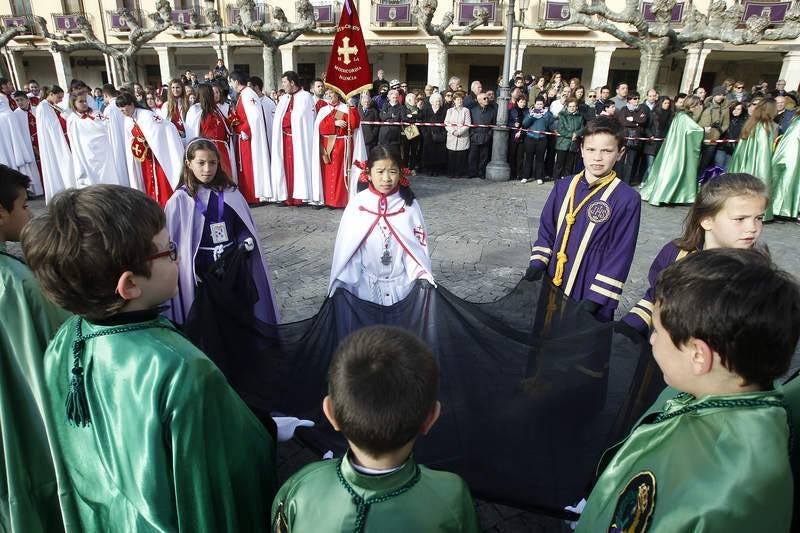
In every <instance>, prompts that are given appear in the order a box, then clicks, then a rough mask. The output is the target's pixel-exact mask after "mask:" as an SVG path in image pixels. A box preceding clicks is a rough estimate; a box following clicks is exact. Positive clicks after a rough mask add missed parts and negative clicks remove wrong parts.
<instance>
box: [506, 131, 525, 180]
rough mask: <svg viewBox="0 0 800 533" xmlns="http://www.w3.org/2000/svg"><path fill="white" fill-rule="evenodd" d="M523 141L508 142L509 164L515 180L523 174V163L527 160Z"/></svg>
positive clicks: (512, 177)
mask: <svg viewBox="0 0 800 533" xmlns="http://www.w3.org/2000/svg"><path fill="white" fill-rule="evenodd" d="M524 142H525V141H524V140H523V142H514V141H513V140H512V141H510V142H509V143H508V165H509V166H510V167H511V179H512V180H515V179H518V178H519V177H520V176H522V163H523V161H524V160H525V144H524Z"/></svg>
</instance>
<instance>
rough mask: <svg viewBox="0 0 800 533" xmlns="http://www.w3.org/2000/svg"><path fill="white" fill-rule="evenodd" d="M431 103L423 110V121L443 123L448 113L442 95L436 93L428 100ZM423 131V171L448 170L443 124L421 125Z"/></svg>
mask: <svg viewBox="0 0 800 533" xmlns="http://www.w3.org/2000/svg"><path fill="white" fill-rule="evenodd" d="M428 103H429V104H430V105H428V106H425V109H423V110H422V115H421V120H422V122H438V123H443V122H444V117H445V115H446V114H447V109H446V108H445V106H444V100H443V99H442V95H441V94H439V93H434V94H432V95H431V97H430V99H429V100H428ZM419 130H420V132H421V133H422V139H423V140H422V172H424V173H426V174H434V175H438V174H444V173H445V171H446V170H447V157H444V156H443V154H446V153H447V147H446V146H445V143H446V142H447V131H446V130H445V129H444V127H443V126H420V128H419Z"/></svg>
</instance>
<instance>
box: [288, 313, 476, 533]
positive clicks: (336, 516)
mask: <svg viewBox="0 0 800 533" xmlns="http://www.w3.org/2000/svg"><path fill="white" fill-rule="evenodd" d="M438 388H439V368H438V365H437V364H436V361H435V359H434V358H433V354H432V353H431V351H430V349H429V348H428V347H427V346H426V345H425V344H424V343H423V342H422V341H421V340H420V339H419V338H417V337H416V336H414V335H413V334H411V333H409V332H407V331H405V330H401V329H398V328H393V327H388V326H374V327H370V328H365V329H362V330H359V331H357V332H355V333H353V334H351V335H350V336H349V337H348V338H347V339H345V340H344V341H343V342H342V344H341V345H340V346H339V349H338V350H337V352H336V354H334V356H333V360H332V362H331V366H330V370H329V374H328V396H326V397H325V399H324V401H323V404H322V407H323V410H324V411H325V416H326V417H327V418H328V420H329V421H330V423H331V424H332V425H333V427H334V428H335V429H336V430H337V431H341V432H342V434H343V435H344V437H345V438H346V439H347V442H348V444H349V446H350V449H349V451H348V452H347V454H346V455H345V456H344V457H343V458H341V459H334V460H329V461H322V462H318V463H312V464H310V465H308V466H306V467H305V468H303V469H301V470H300V471H299V472H297V473H296V474H294V475H293V476H292V477H291V478H289V480H287V481H286V483H285V484H284V485H283V487H281V489H280V490H279V491H278V495H277V496H276V497H275V501H274V503H273V504H272V531H273V532H289V531H293V532H295V533H302V532H308V531H313V532H315V533H334V532H335V533H344V532H348V533H349V532H354V533H362V532H379V533H409V532H412V531H414V532H423V531H424V532H426V533H436V532H444V531H459V532H463V533H472V532H477V531H479V529H478V520H477V514H476V512H475V507H474V505H473V502H472V497H471V496H470V492H469V489H468V488H467V486H466V484H465V483H464V481H463V480H462V479H461V478H460V477H458V476H457V475H455V474H450V473H447V472H438V471H435V470H430V469H428V468H426V467H424V466H420V465H418V464H417V463H416V462H415V461H414V458H413V457H412V455H411V450H412V448H413V446H414V441H415V440H416V438H417V436H418V435H420V434H422V435H424V434H426V433H427V432H428V431H429V430H430V429H431V427H432V426H433V424H434V423H435V422H436V420H437V418H438V417H439V411H440V408H441V406H440V404H439V402H438V401H436V396H437V394H438Z"/></svg>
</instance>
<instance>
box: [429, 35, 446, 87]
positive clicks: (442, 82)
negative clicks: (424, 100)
mask: <svg viewBox="0 0 800 533" xmlns="http://www.w3.org/2000/svg"><path fill="white" fill-rule="evenodd" d="M425 48H427V49H428V83H430V84H431V85H434V86H436V87H439V88H440V89H444V87H446V86H447V48H445V46H444V45H442V44H441V43H433V44H426V45H425Z"/></svg>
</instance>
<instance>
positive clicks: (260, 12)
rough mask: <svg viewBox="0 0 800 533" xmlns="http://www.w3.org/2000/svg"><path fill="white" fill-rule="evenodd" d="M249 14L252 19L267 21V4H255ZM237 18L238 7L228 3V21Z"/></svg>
mask: <svg viewBox="0 0 800 533" xmlns="http://www.w3.org/2000/svg"><path fill="white" fill-rule="evenodd" d="M251 16H252V18H253V20H254V21H261V22H269V19H270V13H269V6H267V5H266V4H256V7H255V8H254V9H253V12H252V13H251ZM238 18H239V8H238V7H237V5H236V4H228V21H229V22H235V21H236V20H237V19H238Z"/></svg>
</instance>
